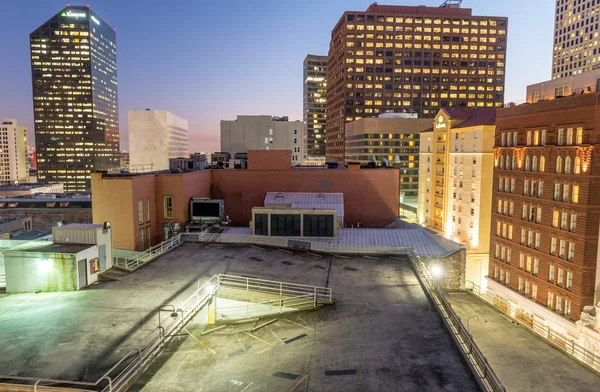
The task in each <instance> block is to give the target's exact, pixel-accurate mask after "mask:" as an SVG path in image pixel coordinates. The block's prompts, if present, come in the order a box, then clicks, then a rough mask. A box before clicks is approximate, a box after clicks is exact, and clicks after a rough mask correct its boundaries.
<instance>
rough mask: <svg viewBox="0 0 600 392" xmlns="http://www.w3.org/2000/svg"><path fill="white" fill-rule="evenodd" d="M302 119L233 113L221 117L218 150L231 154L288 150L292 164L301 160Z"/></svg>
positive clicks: (300, 162)
mask: <svg viewBox="0 0 600 392" xmlns="http://www.w3.org/2000/svg"><path fill="white" fill-rule="evenodd" d="M304 129H305V128H304V123H303V122H302V121H289V119H288V117H287V116H284V117H273V116H264V115H261V116H237V119H235V120H221V151H223V152H228V153H230V154H231V157H234V156H235V154H239V153H247V152H248V151H250V150H290V151H291V152H292V161H291V162H290V163H291V164H292V166H295V165H300V164H304V155H305V154H304Z"/></svg>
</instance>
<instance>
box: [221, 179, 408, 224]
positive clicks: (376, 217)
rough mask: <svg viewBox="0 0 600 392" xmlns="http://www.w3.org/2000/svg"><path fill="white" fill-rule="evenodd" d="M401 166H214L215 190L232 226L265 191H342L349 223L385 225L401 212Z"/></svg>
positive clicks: (249, 215) (248, 215)
mask: <svg viewBox="0 0 600 392" xmlns="http://www.w3.org/2000/svg"><path fill="white" fill-rule="evenodd" d="M398 189H399V173H398V169H387V170H383V169H372V170H368V169H362V170H345V169H293V170H292V169H288V170H285V171H284V170H213V173H212V187H211V195H212V198H213V199H223V200H225V213H226V214H227V215H228V216H229V219H231V223H232V225H234V226H236V225H237V226H247V225H248V224H249V222H250V220H251V219H252V207H260V206H263V204H264V199H265V196H266V195H267V192H325V193H327V192H334V193H343V194H344V215H345V222H346V226H351V225H354V226H356V224H357V223H358V222H362V225H363V226H365V227H384V226H386V225H388V224H390V223H392V222H393V221H394V219H395V218H397V217H398V203H399V199H398V197H399V196H398Z"/></svg>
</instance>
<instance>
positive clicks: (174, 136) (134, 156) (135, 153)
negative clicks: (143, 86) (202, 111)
mask: <svg viewBox="0 0 600 392" xmlns="http://www.w3.org/2000/svg"><path fill="white" fill-rule="evenodd" d="M128 121H129V165H130V167H132V168H136V167H144V168H145V169H146V170H147V171H150V170H154V171H156V170H167V169H169V159H170V158H178V157H187V156H189V152H188V122H187V120H185V119H183V118H181V117H179V116H177V115H175V114H173V113H171V112H169V111H166V110H149V109H146V110H130V111H129V113H128Z"/></svg>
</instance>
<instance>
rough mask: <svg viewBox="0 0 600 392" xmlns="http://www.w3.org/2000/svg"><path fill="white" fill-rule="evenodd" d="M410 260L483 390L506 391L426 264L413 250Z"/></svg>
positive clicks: (491, 391)
mask: <svg viewBox="0 0 600 392" xmlns="http://www.w3.org/2000/svg"><path fill="white" fill-rule="evenodd" d="M409 258H410V260H411V262H412V264H413V267H414V269H415V271H416V273H417V277H418V278H419V280H420V281H421V283H422V285H423V287H424V288H425V291H426V292H427V293H428V294H429V296H430V298H431V300H432V301H433V303H434V305H435V307H436V309H437V310H438V312H439V313H440V315H441V316H442V320H443V321H444V325H445V326H446V329H447V330H448V332H450V335H451V336H452V338H453V340H454V341H455V343H456V345H457V346H458V348H459V350H460V351H461V354H462V355H463V357H464V358H465V359H466V360H467V363H468V365H469V368H470V369H471V371H472V373H473V375H474V376H475V378H476V380H477V382H478V383H479V386H480V387H481V389H482V390H484V391H489V392H504V391H506V389H505V388H504V386H503V385H502V383H501V382H500V379H499V378H498V376H496V373H494V371H493V370H492V367H491V366H490V364H489V363H488V361H487V359H486V358H485V356H484V355H483V354H482V353H481V351H480V350H479V347H477V344H475V341H474V340H473V338H472V336H471V334H470V333H469V332H468V331H467V329H466V328H465V326H464V325H463V323H462V322H461V320H460V317H458V315H457V314H456V313H455V312H454V310H453V309H452V306H451V305H450V303H449V302H448V300H447V299H446V297H445V296H444V294H443V293H442V291H441V290H440V289H439V288H438V287H437V284H436V283H435V280H434V279H433V278H432V277H431V275H430V273H429V271H428V270H427V268H426V267H425V264H423V262H422V261H421V259H420V258H419V256H417V254H416V253H415V251H414V250H411V252H410V253H409Z"/></svg>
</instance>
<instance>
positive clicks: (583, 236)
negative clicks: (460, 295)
mask: <svg viewBox="0 0 600 392" xmlns="http://www.w3.org/2000/svg"><path fill="white" fill-rule="evenodd" d="M598 124H600V94H598V93H590V94H585V95H577V96H572V97H567V98H561V99H555V100H550V101H543V102H538V103H532V104H528V105H520V106H514V107H509V108H505V109H500V110H498V114H497V127H496V140H495V146H496V148H495V155H494V165H495V170H494V183H493V192H492V193H493V196H492V199H493V200H492V222H491V236H492V238H491V246H490V267H489V276H488V289H490V290H492V291H494V292H495V293H496V294H498V295H501V296H503V297H505V298H508V299H509V300H510V301H511V302H512V303H514V304H516V306H517V308H518V309H519V310H520V311H522V312H523V314H524V315H525V316H527V317H536V318H537V319H538V320H539V319H540V318H541V319H543V320H545V321H546V323H548V325H554V326H558V328H559V329H560V328H563V330H565V331H569V333H570V334H572V335H573V336H575V335H574V333H573V332H570V330H569V329H568V328H570V327H569V325H570V324H567V323H565V322H564V321H563V320H569V319H570V320H578V319H579V317H580V313H581V311H582V310H583V307H584V306H586V305H593V304H594V303H595V302H598V300H599V292H598V287H599V286H598V282H599V281H600V277H599V272H600V268H598V260H600V258H599V257H598V235H599V226H600V208H599V207H600V202H599V201H598V199H597V198H594V197H593V195H594V194H596V195H597V194H598V193H599V192H600V181H598V180H599V177H600V154H598V152H599V148H600V146H599V144H600V128H599V127H598Z"/></svg>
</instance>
